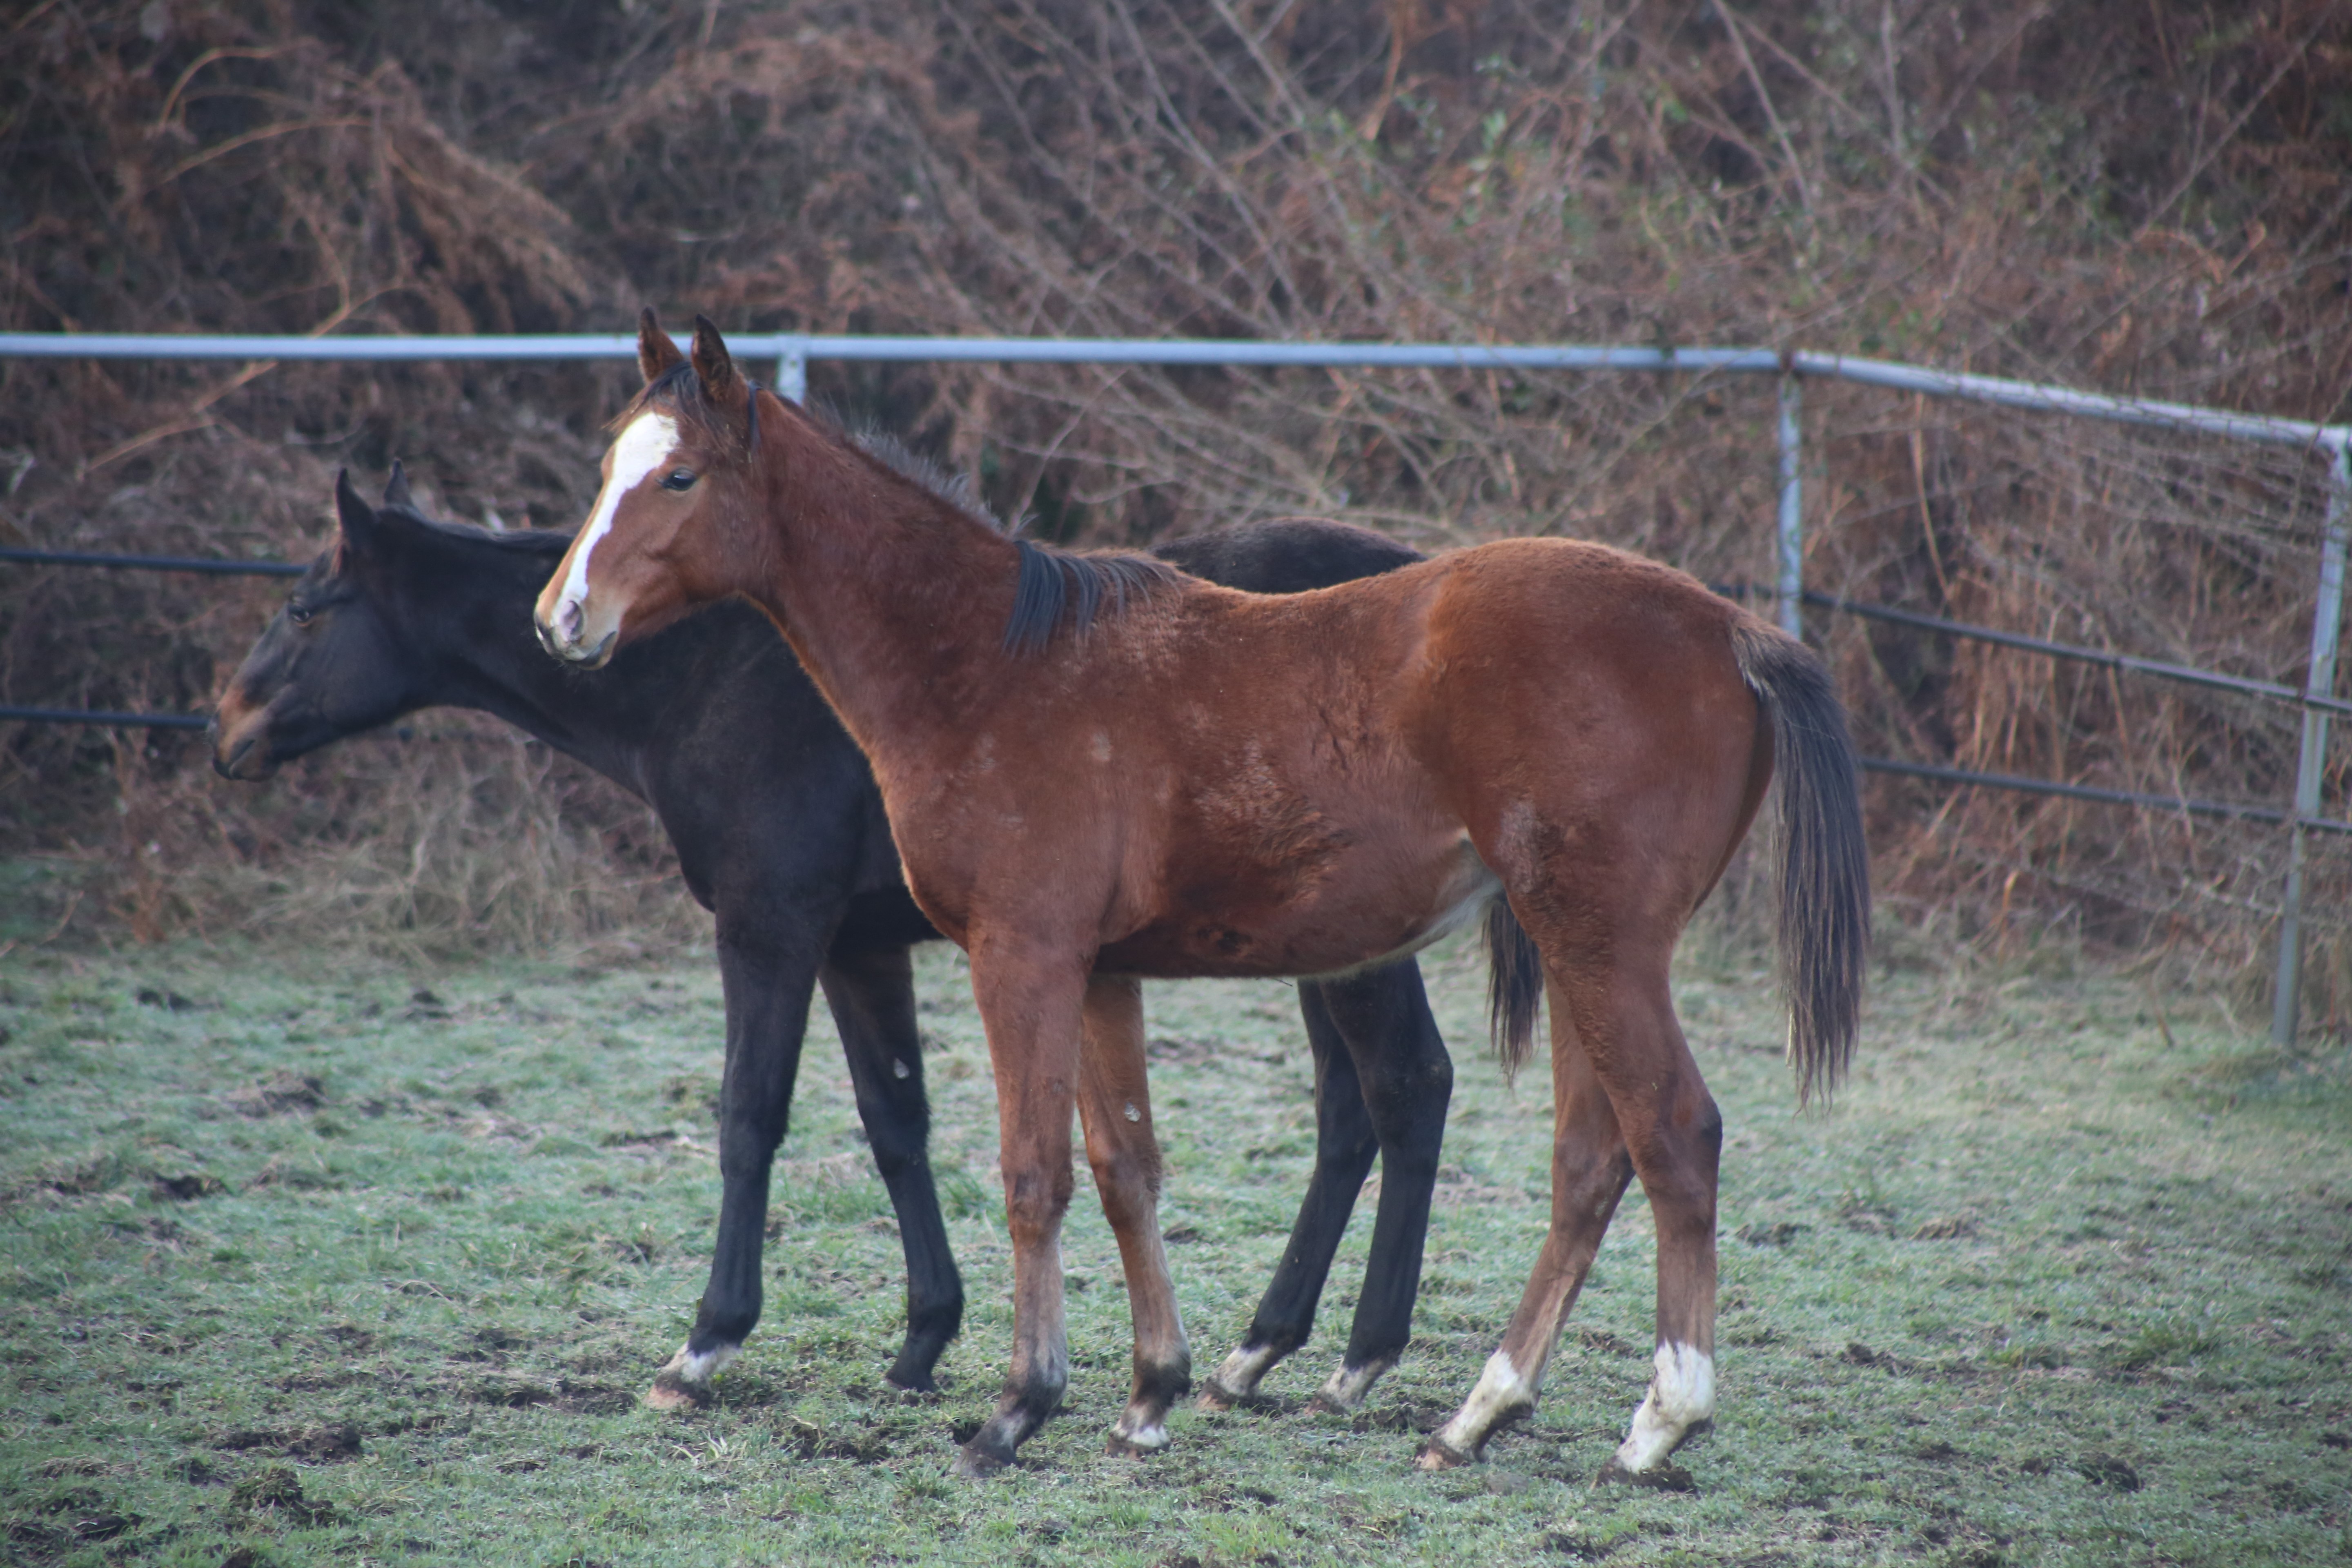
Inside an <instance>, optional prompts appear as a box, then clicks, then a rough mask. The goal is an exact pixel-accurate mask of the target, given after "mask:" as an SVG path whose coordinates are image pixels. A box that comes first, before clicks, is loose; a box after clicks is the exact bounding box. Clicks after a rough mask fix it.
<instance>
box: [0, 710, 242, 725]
mask: <svg viewBox="0 0 2352 1568" xmlns="http://www.w3.org/2000/svg"><path fill="white" fill-rule="evenodd" d="M9 720H15V721H18V722H21V723H26V724H100V725H105V726H108V727H110V728H112V729H118V730H202V729H205V728H207V727H208V726H209V725H210V724H211V723H212V720H211V719H209V718H207V717H206V716H205V715H204V714H201V713H108V712H104V711H101V710H92V709H88V708H0V721H9Z"/></svg>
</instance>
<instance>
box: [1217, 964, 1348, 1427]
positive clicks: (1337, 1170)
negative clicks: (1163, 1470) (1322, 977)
mask: <svg viewBox="0 0 2352 1568" xmlns="http://www.w3.org/2000/svg"><path fill="white" fill-rule="evenodd" d="M1326 984H1327V983H1326V982H1323V981H1318V980H1302V981H1300V982H1299V983H1298V1011H1299V1014H1300V1016H1302V1017H1303V1018H1304V1019H1305V1020H1306V1024H1307V1049H1308V1050H1309V1051H1311V1052H1312V1053H1313V1055H1314V1058H1315V1173H1314V1174H1313V1175H1312V1176H1310V1177H1309V1178H1308V1179H1307V1196H1306V1198H1305V1199H1304V1200H1303V1201H1302V1202H1301V1203H1300V1204H1299V1205H1298V1219H1297V1224H1295V1225H1294V1226H1291V1231H1290V1245H1289V1246H1287V1247H1284V1248H1283V1249H1282V1262H1281V1264H1280V1265H1279V1266H1277V1267H1276V1269H1275V1271H1274V1279H1273V1281H1272V1283H1270V1284H1268V1285H1267V1286H1266V1288H1265V1296H1264V1297H1263V1298H1262V1299H1261V1300H1259V1301H1258V1305H1257V1316H1256V1317H1255V1318H1253V1319H1252V1320H1251V1321H1250V1328H1249V1334H1248V1336H1247V1337H1246V1338H1244V1340H1243V1341H1242V1343H1241V1348H1240V1349H1239V1350H1236V1351H1234V1352H1233V1354H1231V1355H1229V1356H1227V1357H1226V1358H1225V1359H1224V1363H1223V1365H1221V1366H1219V1367H1218V1368H1217V1370H1216V1371H1215V1372H1214V1373H1211V1374H1210V1376H1209V1378H1208V1381H1207V1382H1205V1383H1204V1384H1202V1386H1201V1394H1200V1404H1201V1405H1202V1408H1204V1409H1208V1410H1225V1409H1229V1408H1231V1407H1232V1406H1233V1405H1234V1403H1235V1402H1236V1401H1239V1400H1243V1399H1246V1398H1248V1397H1249V1396H1250V1395H1251V1394H1255V1393H1256V1392H1257V1385H1258V1380H1259V1379H1260V1378H1262V1377H1264V1376H1265V1374H1266V1373H1267V1372H1268V1371H1269V1370H1271V1369H1272V1367H1273V1366H1274V1363H1276V1362H1278V1361H1280V1360H1281V1359H1282V1358H1283V1357H1284V1356H1286V1355H1288V1354H1289V1353H1290V1352H1292V1351H1295V1350H1297V1348H1298V1347H1299V1346H1300V1345H1302V1344H1305V1343H1306V1342H1307V1333H1308V1331H1311V1330H1312V1329H1313V1328H1314V1326H1315V1304H1316V1303H1317V1302H1318V1300H1321V1299H1322V1295H1323V1280H1324V1278H1325V1276H1326V1275H1328V1273H1329V1272H1330V1269H1331V1257H1332V1254H1334V1253H1335V1252H1337V1251H1339V1237H1341V1236H1342V1235H1344V1234H1345V1233H1346V1231H1347V1229H1348V1216H1349V1215H1350V1214H1351V1213H1353V1212H1354V1210H1355V1206H1356V1194H1358V1193H1359V1192H1360V1191H1361V1190H1362V1189H1363V1185H1364V1177H1365V1175H1366V1173H1369V1172H1370V1170H1371V1168H1372V1156H1373V1155H1374V1154H1375V1153H1377V1152H1379V1148H1380V1145H1379V1142H1378V1141H1377V1139H1376V1137H1375V1135H1374V1133H1373V1131H1372V1118H1371V1114H1370V1110H1369V1108H1368V1107H1367V1106H1366V1105H1365V1103H1364V1096H1363V1093H1362V1092H1361V1090H1360V1088H1359V1087H1358V1082H1357V1074H1356V1063H1355V1060H1354V1058H1353V1056H1352V1054H1351V1053H1350V1052H1349V1049H1348V1047H1347V1042H1346V1040H1345V1039H1344V1038H1343V1037H1342V1036H1341V1035H1340V1033H1339V1027H1338V1026H1337V1025H1336V1024H1335V1023H1334V1022H1333V1021H1332V1018H1331V1011H1330V1007H1329V1005H1328V1002H1327V1000H1326V997H1325V987H1326ZM1382 1186H1383V1187H1385V1186H1386V1182H1385V1181H1383V1183H1382Z"/></svg>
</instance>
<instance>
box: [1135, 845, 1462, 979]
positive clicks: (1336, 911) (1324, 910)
mask: <svg viewBox="0 0 2352 1568" xmlns="http://www.w3.org/2000/svg"><path fill="white" fill-rule="evenodd" d="M1382 858H1383V859H1388V862H1389V863H1388V865H1387V866H1386V867H1383V866H1382V865H1381V864H1380V863H1379V862H1378V861H1377V860H1376V859H1375V858H1374V857H1371V856H1369V855H1366V856H1361V857H1354V856H1351V857H1349V858H1348V860H1347V862H1346V863H1343V864H1341V865H1339V866H1338V867H1335V868H1332V873H1331V875H1329V876H1328V877H1327V878H1326V879H1324V880H1322V881H1321V882H1320V884H1319V885H1318V886H1317V887H1316V888H1315V889H1313V890H1312V891H1311V892H1308V893H1307V894H1305V895H1304V896H1299V895H1297V893H1295V892H1294V893H1293V894H1292V895H1291V896H1288V897H1277V896H1270V895H1269V894H1267V893H1265V892H1263V891H1259V892H1255V894H1254V893H1253V892H1252V891H1249V890H1245V889H1244V888H1243V887H1239V886H1235V887H1232V888H1230V889H1227V896H1225V897H1223V898H1219V897H1215V896H1204V894H1207V891H1208V890H1207V889H1199V888H1197V886H1196V887H1195V888H1194V889H1190V890H1189V896H1187V897H1185V898H1183V899H1182V900H1181V901H1180V902H1178V903H1177V904H1176V905H1175V907H1172V908H1171V909H1169V910H1166V911H1165V912H1163V913H1161V914H1160V916H1159V917H1158V918H1156V919H1153V920H1151V921H1149V922H1148V923H1146V924H1145V925H1143V926H1141V927H1140V928H1139V929H1138V930H1136V931H1132V932H1130V933H1129V934H1128V935H1126V936H1124V937H1121V938H1120V939H1119V940H1118V941H1116V942H1108V943H1106V944H1105V945H1104V946H1103V948H1102V950H1101V951H1100V952H1099V953H1098V954H1097V957H1096V961H1095V969H1096V972H1097V973H1104V974H1135V975H1142V976H1146V977H1149V978H1153V979H1178V978H1182V977H1185V976H1196V975H1276V974H1336V973H1344V972H1346V971H1349V970H1352V969H1361V968H1364V967H1367V966H1368V965H1370V964H1375V963H1386V962H1387V961H1389V960H1391V959H1393V958H1402V957H1403V956H1405V955H1406V954H1408V953H1412V952H1417V951H1419V950H1420V949H1422V948H1423V947H1426V946H1428V945H1429V944H1430V943H1431V942H1436V941H1437V940H1439V939H1440V938H1442V937H1444V936H1447V935H1449V934H1451V933H1452V932H1454V931H1458V930H1460V929H1461V928H1462V927H1464V926H1465V925H1467V924H1468V923H1469V922H1470V921H1473V920H1475V919H1476V918H1477V916H1478V915H1479V913H1480V912H1481V911H1482V910H1484V909H1485V908H1486V904H1487V902H1488V900H1491V899H1493V898H1494V897H1495V896H1496V893H1497V891H1498V889H1499V884H1498V883H1497V882H1496V879H1495V874H1494V873H1493V872H1492V871H1490V870H1488V869H1487V868H1486V864H1485V862H1483V861H1481V860H1480V859H1479V858H1478V856H1477V853H1476V851H1475V850H1474V849H1472V848H1471V847H1470V842H1469V838H1468V836H1467V835H1463V834H1457V835H1455V836H1454V837H1452V839H1451V841H1450V842H1447V843H1445V844H1444V846H1443V847H1440V848H1436V850H1435V852H1434V853H1432V854H1429V855H1426V856H1413V857H1406V858H1405V859H1406V861H1407V863H1406V864H1405V865H1403V866H1398V865H1397V864H1396V862H1395V860H1394V859H1393V858H1389V857H1382Z"/></svg>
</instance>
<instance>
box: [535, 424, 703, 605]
mask: <svg viewBox="0 0 2352 1568" xmlns="http://www.w3.org/2000/svg"><path fill="white" fill-rule="evenodd" d="M676 456H677V420H675V419H672V418H671V417H670V416H668V415H667V414H656V413H654V412H653V411H652V410H650V409H648V410H647V411H646V412H645V413H643V414H640V415H638V416H636V417H635V419H632V420H630V421H629V427H628V428H627V429H625V430H624V431H622V432H621V438H620V439H619V440H617V441H615V442H614V443H613V472H612V476H611V477H610V478H609V479H606V480H605V481H604V489H601V490H599V491H597V492H596V510H594V511H593V512H591V513H589V514H588V526H587V527H585V528H583V529H582V530H581V531H580V539H579V542H577V543H575V544H574V545H573V546H572V570H571V571H570V572H568V573H567V574H564V578H563V594H562V597H561V598H559V599H557V600H556V602H555V615H556V624H557V625H559V626H561V625H562V618H563V612H564V611H565V610H567V609H569V608H572V606H574V605H582V604H583V603H584V602H585V601H586V599H587V597H588V557H590V556H591V555H593V554H594V553H595V552H596V546H597V545H598V544H599V543H600V542H603V540H604V535H605V534H606V533H608V532H610V531H612V527H613V514H614V513H615V512H617V511H619V510H621V498H622V497H624V496H625V495H627V494H628V493H629V492H630V491H631V490H633V489H636V488H637V487H638V486H639V485H640V484H643V483H644V482H645V480H646V477H647V476H648V475H650V474H654V473H656V472H658V471H660V470H661V469H662V468H665V467H667V465H668V463H669V460H670V459H671V458H673V457H676Z"/></svg>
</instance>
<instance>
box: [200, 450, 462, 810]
mask: <svg viewBox="0 0 2352 1568" xmlns="http://www.w3.org/2000/svg"><path fill="white" fill-rule="evenodd" d="M383 500H384V504H383V509H382V510H378V509H377V508H375V507H372V506H370V505H368V503H367V502H366V501H364V500H361V499H360V495H359V492H358V491H357V490H355V489H352V481H351V476H350V475H349V474H342V475H339V476H337V478H336V480H335V513H336V518H337V521H338V524H339V530H338V533H337V536H336V539H335V542H334V543H333V544H332V545H331V546H330V547H329V548H328V549H327V550H326V551H325V552H323V553H322V554H320V557H319V559H318V560H317V561H316V562H314V563H312V564H311V567H310V571H309V572H307V573H305V574H303V577H302V580H301V581H300V582H299V583H298V584H295V586H294V592H293V593H292V594H291V595H289V596H288V597H287V600H286V604H285V607H284V608H282V609H280V610H279V611H278V614H277V615H276V616H272V617H271V619H270V622H269V625H268V627H267V628H266V629H265V630H264V631H263V632H262V634H261V640H260V641H258V642H257V643H255V644H254V645H253V651H252V652H251V653H249V654H247V655H246V658H245V662H244V664H242V665H240V666H239V667H238V668H237V672H236V676H235V677H234V678H233V679H230V681H229V683H228V689H227V690H226V692H225V693H224V694H223V695H222V697H221V700H220V706H219V708H218V709H217V710H215V713H214V715H213V724H212V742H213V767H214V768H215V770H216V771H217V772H219V773H221V775H222V776H223V777H225V778H233V779H248V780H250V779H266V778H268V776H269V775H270V774H272V773H276V772H277V771H278V764H279V763H285V762H289V761H291V760H292V759H294V758H296V757H299V756H300V755H302V754H303V753H304V752H312V751H316V750H317V749H318V748H320V746H323V745H325V744H327V743H328V742H331V741H334V740H338V739H341V737H342V736H345V735H350V734H354V733H356V732H358V731H362V730H367V729H372V728H373V727H374V726H376V725H378V724H383V723H387V722H389V721H392V720H394V719H397V718H399V717H400V716H401V715H402V714H404V713H407V712H411V711H413V710H415V709H417V708H420V707H423V706H424V705H425V697H424V685H423V681H424V675H425V672H424V670H423V669H422V668H420V666H419V662H418V660H417V659H416V658H415V657H413V656H411V655H405V654H404V651H403V647H402V639H401V638H400V637H399V635H398V633H397V630H396V628H395V626H394V624H393V622H392V619H391V617H390V616H389V614H388V613H387V604H386V597H387V595H386V589H387V586H388V584H390V582H391V581H392V580H393V579H394V576H395V574H394V573H392V572H391V571H389V570H388V568H387V566H386V564H385V562H384V560H383V557H384V556H385V555H386V553H387V552H389V550H390V549H391V548H392V546H393V545H394V538H393V536H394V531H396V530H398V529H399V528H400V527H402V526H403V525H404V524H409V523H412V522H413V523H415V524H424V520H423V519H422V518H421V517H419V516H417V514H416V512H415V508H414V506H413V505H412V503H411V502H410V500H409V494H408V481H407V479H406V478H405V476H404V475H403V474H402V472H401V470H400V468H399V466H398V465H397V464H395V465H394V467H393V470H392V483H391V485H390V486H389V487H388V488H387V489H385V491H384V498H383ZM425 526H430V525H429V524H425Z"/></svg>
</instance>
